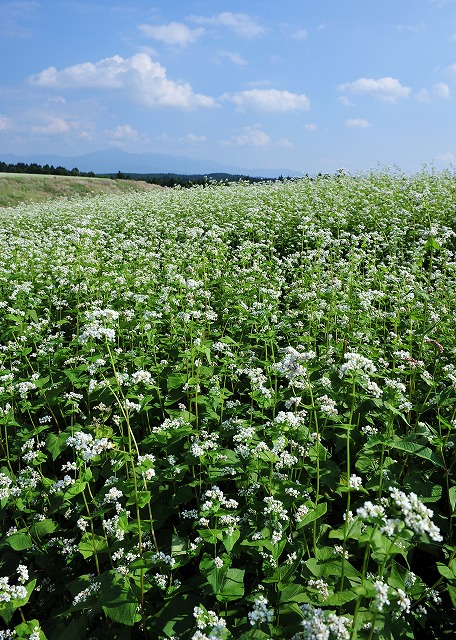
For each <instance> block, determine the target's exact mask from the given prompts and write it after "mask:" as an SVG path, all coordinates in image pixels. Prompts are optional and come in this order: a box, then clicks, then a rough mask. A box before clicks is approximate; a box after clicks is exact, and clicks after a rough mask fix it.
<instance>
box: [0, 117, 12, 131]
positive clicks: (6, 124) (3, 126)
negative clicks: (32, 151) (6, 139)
mask: <svg viewBox="0 0 456 640" xmlns="http://www.w3.org/2000/svg"><path fill="white" fill-rule="evenodd" d="M9 129H12V120H11V119H10V118H5V117H4V116H0V132H1V131H8V130H9Z"/></svg>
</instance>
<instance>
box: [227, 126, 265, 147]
mask: <svg viewBox="0 0 456 640" xmlns="http://www.w3.org/2000/svg"><path fill="white" fill-rule="evenodd" d="M224 144H226V145H235V146H239V147H267V146H268V145H270V144H271V138H270V137H269V136H268V134H267V133H265V132H264V131H261V129H260V128H259V127H258V126H255V127H244V128H243V130H242V133H241V134H239V135H237V136H233V137H232V138H231V140H227V141H225V143H224Z"/></svg>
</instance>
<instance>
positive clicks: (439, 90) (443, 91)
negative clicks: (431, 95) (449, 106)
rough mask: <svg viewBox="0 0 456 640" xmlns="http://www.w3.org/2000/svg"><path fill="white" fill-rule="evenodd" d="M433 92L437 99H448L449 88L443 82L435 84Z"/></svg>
mask: <svg viewBox="0 0 456 640" xmlns="http://www.w3.org/2000/svg"><path fill="white" fill-rule="evenodd" d="M434 91H435V93H436V94H437V95H438V96H439V98H446V99H448V98H449V97H450V87H449V86H448V85H447V84H446V83H445V82H437V83H436V84H435V85H434Z"/></svg>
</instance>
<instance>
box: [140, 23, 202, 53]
mask: <svg viewBox="0 0 456 640" xmlns="http://www.w3.org/2000/svg"><path fill="white" fill-rule="evenodd" d="M139 28H140V30H141V31H142V32H143V33H144V35H146V36H148V37H149V38H153V39H154V40H159V41H160V42H164V43H165V44H167V45H170V46H179V47H185V46H186V45H187V44H191V43H192V42H195V41H196V40H197V39H198V38H199V37H200V36H202V35H203V33H204V29H202V28H198V29H190V27H187V25H186V24H183V23H182V22H170V23H169V24H161V25H156V26H154V25H151V24H141V25H139Z"/></svg>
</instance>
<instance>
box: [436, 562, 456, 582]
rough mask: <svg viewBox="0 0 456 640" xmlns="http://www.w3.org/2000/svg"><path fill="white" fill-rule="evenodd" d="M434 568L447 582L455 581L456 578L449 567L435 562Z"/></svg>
mask: <svg viewBox="0 0 456 640" xmlns="http://www.w3.org/2000/svg"><path fill="white" fill-rule="evenodd" d="M435 566H436V567H437V571H438V572H439V573H440V575H441V576H443V577H444V578H446V579H447V580H451V581H453V580H455V579H456V576H455V575H454V573H453V571H452V570H451V569H450V567H447V565H446V564H442V563H441V562H436V563H435Z"/></svg>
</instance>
